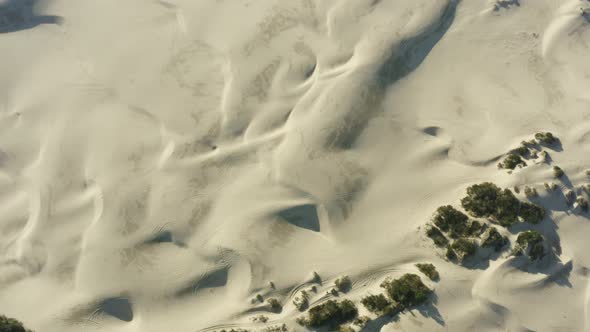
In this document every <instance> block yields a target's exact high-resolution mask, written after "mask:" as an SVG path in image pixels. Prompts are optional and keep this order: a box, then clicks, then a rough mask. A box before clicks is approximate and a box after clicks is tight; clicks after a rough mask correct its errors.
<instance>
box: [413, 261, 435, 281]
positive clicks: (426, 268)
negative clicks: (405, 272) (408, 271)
mask: <svg viewBox="0 0 590 332" xmlns="http://www.w3.org/2000/svg"><path fill="white" fill-rule="evenodd" d="M416 267H417V268H418V270H420V272H422V273H424V275H426V276H427V277H428V278H430V280H434V281H435V280H438V279H439V278H440V275H439V274H438V271H437V270H436V267H435V266H434V265H433V264H430V263H418V264H416Z"/></svg>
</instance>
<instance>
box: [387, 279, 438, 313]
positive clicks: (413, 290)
mask: <svg viewBox="0 0 590 332" xmlns="http://www.w3.org/2000/svg"><path fill="white" fill-rule="evenodd" d="M381 287H383V288H385V291H386V292H387V295H389V298H390V299H391V300H393V301H395V302H396V303H398V304H399V305H401V307H402V308H408V307H411V306H415V305H418V304H421V303H423V302H425V301H426V300H427V299H428V296H429V295H430V293H432V290H430V289H429V288H428V287H426V285H424V283H422V280H421V279H420V277H419V276H417V275H415V274H410V273H408V274H404V275H403V276H402V277H401V278H399V279H395V280H391V279H389V278H388V279H386V280H385V281H383V283H381Z"/></svg>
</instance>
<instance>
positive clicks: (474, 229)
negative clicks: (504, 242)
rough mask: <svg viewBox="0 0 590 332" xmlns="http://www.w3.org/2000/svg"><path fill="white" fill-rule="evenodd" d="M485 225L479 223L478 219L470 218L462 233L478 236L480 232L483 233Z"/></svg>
mask: <svg viewBox="0 0 590 332" xmlns="http://www.w3.org/2000/svg"><path fill="white" fill-rule="evenodd" d="M485 227H486V226H485V225H483V224H482V223H480V222H479V221H477V220H471V221H470V222H469V225H468V226H467V229H466V230H465V233H464V234H463V235H465V236H480V235H481V233H483V232H484V231H485Z"/></svg>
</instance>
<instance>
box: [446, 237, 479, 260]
mask: <svg viewBox="0 0 590 332" xmlns="http://www.w3.org/2000/svg"><path fill="white" fill-rule="evenodd" d="M451 248H452V249H453V251H454V252H455V254H456V255H457V257H458V258H459V260H461V261H462V260H464V259H465V258H467V257H469V256H472V255H473V254H475V252H476V251H477V244H476V243H475V242H473V241H470V240H466V239H458V240H457V241H455V242H453V244H452V245H451Z"/></svg>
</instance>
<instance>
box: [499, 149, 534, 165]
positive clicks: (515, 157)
mask: <svg viewBox="0 0 590 332" xmlns="http://www.w3.org/2000/svg"><path fill="white" fill-rule="evenodd" d="M525 149H526V148H525ZM526 151H527V152H528V149H526ZM498 166H499V167H500V168H505V169H515V168H516V167H518V166H521V167H525V166H526V162H525V161H524V160H523V159H522V157H521V154H517V153H510V154H509V155H508V156H506V158H504V160H502V162H501V163H499V164H498Z"/></svg>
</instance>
